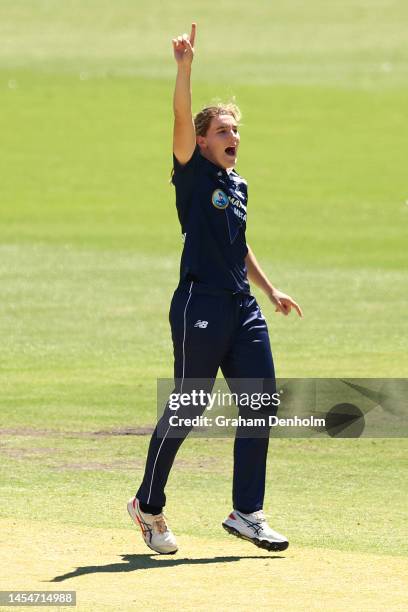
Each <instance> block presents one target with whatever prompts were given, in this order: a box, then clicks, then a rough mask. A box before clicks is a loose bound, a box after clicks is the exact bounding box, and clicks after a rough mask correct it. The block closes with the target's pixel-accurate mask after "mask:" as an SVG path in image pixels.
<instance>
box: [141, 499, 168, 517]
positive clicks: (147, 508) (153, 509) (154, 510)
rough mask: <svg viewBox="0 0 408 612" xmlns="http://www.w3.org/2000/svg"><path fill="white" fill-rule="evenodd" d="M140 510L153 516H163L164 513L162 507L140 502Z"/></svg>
mask: <svg viewBox="0 0 408 612" xmlns="http://www.w3.org/2000/svg"><path fill="white" fill-rule="evenodd" d="M139 508H140V509H141V511H142V512H144V513H145V514H153V515H154V514H161V513H162V511H163V508H161V507H160V506H152V505H151V504H144V503H142V502H141V501H139Z"/></svg>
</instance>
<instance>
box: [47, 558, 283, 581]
mask: <svg viewBox="0 0 408 612" xmlns="http://www.w3.org/2000/svg"><path fill="white" fill-rule="evenodd" d="M121 557H122V559H123V561H124V562H125V563H109V564H108V565H85V566H84V567H77V568H76V570H75V571H73V572H68V573H67V574H62V575H61V576H55V578H53V579H52V580H49V581H48V582H63V581H64V580H69V579H70V578H77V577H79V576H84V575H86V574H98V573H112V572H134V571H136V570H142V569H154V568H156V569H157V568H161V567H175V566H176V565H207V564H209V563H230V562H232V561H239V560H240V559H284V558H285V557H283V556H281V555H271V556H267V555H262V556H261V555H240V556H238V555H230V556H228V557H210V558H204V559H203V558H200V559H186V558H183V559H178V558H175V559H167V558H163V556H162V555H159V554H157V555H155V554H149V553H147V554H142V555H121Z"/></svg>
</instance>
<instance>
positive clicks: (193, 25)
mask: <svg viewBox="0 0 408 612" xmlns="http://www.w3.org/2000/svg"><path fill="white" fill-rule="evenodd" d="M196 28H197V24H196V23H195V22H194V23H192V24H191V34H190V44H191V46H192V47H194V41H195V35H196Z"/></svg>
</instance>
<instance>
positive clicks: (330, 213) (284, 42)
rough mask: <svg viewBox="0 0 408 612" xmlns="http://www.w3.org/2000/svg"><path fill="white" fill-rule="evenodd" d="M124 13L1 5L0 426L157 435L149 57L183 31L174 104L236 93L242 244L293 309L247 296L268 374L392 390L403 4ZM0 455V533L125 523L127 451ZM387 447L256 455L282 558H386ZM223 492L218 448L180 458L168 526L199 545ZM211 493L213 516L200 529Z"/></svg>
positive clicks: (160, 240)
mask: <svg viewBox="0 0 408 612" xmlns="http://www.w3.org/2000/svg"><path fill="white" fill-rule="evenodd" d="M141 7H142V5H141V4H140V5H138V6H136V4H135V3H131V2H128V1H125V0H121V1H120V2H116V3H115V4H114V5H113V4H112V3H108V2H101V1H99V2H97V1H96V0H94V1H87V2H77V1H71V2H67V3H62V5H61V3H59V2H58V3H57V2H53V1H51V0H48V1H45V0H43V1H41V2H33V1H27V2H24V3H15V2H2V5H1V7H0V23H1V26H0V41H1V42H0V46H1V49H2V52H1V53H0V108H1V113H0V133H1V141H2V146H1V147H0V168H1V169H2V172H1V175H2V179H1V184H0V286H1V306H0V308H1V310H0V336H1V339H2V350H1V355H0V362H1V374H0V377H1V380H0V382H1V389H2V393H1V395H0V409H1V417H0V419H1V420H0V427H3V428H7V427H8V428H21V427H23V428H24V427H32V428H37V429H42V430H43V429H56V430H59V431H61V432H84V431H85V432H89V431H98V430H100V429H105V428H114V427H136V426H138V425H143V424H151V423H153V422H154V418H155V411H156V408H155V398H156V379H157V377H169V376H171V373H172V363H171V356H172V352H171V343H170V333H169V326H168V320H167V315H168V307H169V301H170V298H171V294H172V291H173V289H174V287H175V285H176V283H177V272H178V259H179V255H180V251H181V240H180V235H179V234H180V231H179V227H178V223H177V219H176V214H175V207H174V193H173V190H172V187H171V186H170V185H169V183H168V179H169V174H170V169H171V129H172V126H171V120H172V118H171V96H172V87H173V81H172V79H173V77H174V65H173V64H174V62H173V60H172V57H171V48H170V45H169V40H170V38H171V37H172V36H173V35H174V34H176V33H178V32H179V31H182V30H184V29H187V28H188V26H189V23H190V21H191V19H193V18H195V19H196V20H197V21H198V23H199V33H198V39H197V57H196V59H195V65H194V71H195V72H194V87H193V89H194V107H195V109H198V108H199V107H200V106H201V105H202V104H204V103H207V102H208V101H209V100H211V99H212V98H214V97H223V98H225V97H229V96H231V95H236V97H237V101H238V103H239V104H240V105H241V107H242V110H243V125H242V127H241V153H240V159H239V165H238V170H239V171H240V172H241V173H242V174H243V175H244V176H245V177H246V178H248V181H249V196H250V199H249V209H248V213H249V217H248V221H249V229H248V240H249V242H250V244H251V246H252V247H253V248H254V250H255V252H256V254H257V256H258V259H259V260H260V262H261V264H262V265H263V267H264V268H265V270H266V271H267V272H268V274H269V275H270V277H271V279H272V280H273V282H274V283H275V284H277V285H278V286H279V287H280V288H282V289H283V290H286V291H287V292H289V293H290V294H292V295H294V296H295V297H296V298H297V300H298V301H299V302H300V304H301V305H302V307H303V308H304V312H305V318H304V319H303V320H302V321H300V320H298V319H295V318H294V317H290V318H289V319H286V318H285V319H284V318H282V317H279V316H278V315H275V314H274V313H273V309H272V308H270V307H269V306H268V304H267V303H266V300H265V299H264V298H263V296H259V301H260V303H261V305H262V308H263V312H264V314H265V315H266V318H267V320H268V324H269V328H270V334H271V341H272V346H273V352H274V357H275V361H276V367H277V373H278V375H279V376H280V377H287V376H299V377H326V376H335V377H337V376H344V377H358V376H361V377H404V376H406V375H407V370H408V357H407V352H406V344H407V338H406V294H407V285H408V283H407V280H408V272H407V263H408V262H407V249H406V238H407V230H406V225H407V218H408V206H407V202H408V189H407V181H406V159H407V158H408V138H407V136H408V133H407V127H406V120H405V116H406V108H407V104H408V86H407V72H408V70H407V67H408V45H407V42H406V36H405V30H404V24H405V23H406V17H407V16H408V14H407V8H406V6H405V3H403V2H402V1H399V2H398V1H393V2H392V1H386V0H377V1H376V2H373V1H370V2H368V1H362V0H360V1H359V0H355V1H351V0H349V1H347V2H344V1H343V2H332V3H329V4H328V3H326V2H323V1H320V0H313V1H310V2H307V3H303V2H293V3H287V2H283V1H282V2H275V3H273V5H272V4H271V3H270V2H267V1H262V2H257V3H256V4H255V5H254V6H251V10H248V4H247V3H244V2H243V1H236V2H234V3H232V2H230V1H227V2H223V3H221V4H220V3H211V2H210V3H206V4H205V5H203V3H201V2H197V1H194V2H190V3H189V5H188V9H186V8H185V7H183V6H181V5H180V6H176V7H175V6H174V5H166V4H163V3H158V2H153V3H151V4H150V5H149V9H148V10H146V9H145V8H143V9H142V8H141ZM257 295H259V294H257ZM20 433H21V432H20ZM0 443H1V444H0V454H1V457H2V461H1V470H2V474H3V476H2V480H1V486H2V488H1V495H2V497H1V503H0V508H1V513H2V515H3V516H15V515H16V516H19V517H21V518H22V517H23V516H25V514H26V512H27V511H28V513H29V515H30V516H31V517H33V518H36V519H38V520H44V519H46V520H49V521H53V520H55V521H67V522H70V521H71V522H73V523H75V524H83V525H98V526H104V527H107V528H109V527H113V526H118V525H121V524H123V525H124V527H125V526H128V524H127V523H126V522H125V521H126V517H123V508H122V506H123V499H126V496H127V495H128V494H129V493H130V492H131V491H133V490H134V489H135V488H136V486H137V484H138V481H139V479H140V476H141V472H142V469H143V461H144V456H145V450H146V446H147V443H148V439H147V437H135V436H127V437H123V436H121V437H103V438H98V437H94V438H92V437H81V436H79V435H75V434H71V435H68V434H67V435H65V436H64V435H61V436H59V437H51V438H49V437H31V436H28V435H25V436H24V435H22V436H18V435H12V434H9V435H2V436H1V438H0ZM405 448H406V444H405V442H403V441H402V440H359V441H341V442H340V441H334V440H313V441H311V440H296V441H290V440H279V441H274V442H272V443H271V455H270V457H271V460H270V465H269V470H270V473H269V483H270V485H269V488H268V493H267V504H266V507H267V508H270V511H271V516H272V518H273V520H274V523H276V525H279V528H281V529H282V530H285V532H288V534H289V535H290V536H291V538H292V539H294V541H296V542H298V543H301V544H304V545H313V546H328V547H334V548H339V549H353V550H366V551H369V550H373V551H378V552H381V550H383V548H384V540H381V541H379V539H378V532H379V531H382V533H385V535H384V538H385V544H387V543H388V544H389V546H388V545H386V549H387V552H389V553H390V552H394V553H396V554H400V553H401V552H402V551H403V549H404V548H403V536H404V524H403V521H402V509H403V508H404V499H403V498H402V495H401V490H402V487H401V482H400V479H401V478H402V477H401V474H400V470H401V469H403V467H404V465H403V456H402V455H403V451H404V449H405ZM41 449H42V450H41ZM214 459H215V460H214ZM87 466H88V467H87ZM230 477H231V441H222V440H218V441H216V440H211V441H209V442H207V441H205V440H189V441H187V442H186V443H185V445H184V446H183V448H182V451H181V452H180V462H179V467H178V468H177V469H175V470H174V472H173V473H172V476H171V480H170V483H169V503H170V508H171V514H172V518H173V516H174V520H173V521H172V522H173V523H174V526H175V528H176V529H178V530H179V531H180V530H181V531H183V530H184V531H187V532H188V533H199V534H200V535H205V534H206V533H208V534H209V536H211V537H216V536H217V534H218V527H217V526H216V525H217V524H218V522H219V519H220V520H221V519H222V518H223V514H224V512H226V511H227V509H228V507H229V503H230V499H229V498H230V492H229V490H230ZM176 491H178V492H179V495H178V496H176V493H175V492H176ZM107 492H109V494H107ZM209 492H210V495H211V496H212V497H214V499H216V500H217V503H216V504H215V505H216V509H215V510H214V512H215V513H217V516H214V517H210V518H211V520H210V518H208V515H207V514H206V513H205V512H204V511H201V510H200V511H197V508H204V507H205V505H206V503H207V498H208V493H209ZM95 499H96V500H97V501H100V502H101V504H102V505H105V507H106V510H105V511H104V512H103V513H102V514H101V515H100V516H98V517H97V518H95V516H94V513H93V504H94V500H95ZM24 500H29V501H28V504H29V505H28V508H27V507H25V506H24ZM179 503H180V505H181V506H182V510H181V511H179V510H178V504H179ZM68 506H69V510H70V512H69V517H67V514H66V512H65V511H66V508H67V507H68ZM385 509H386V511H385ZM192 517H195V518H192ZM391 545H392V546H391ZM390 548H391V550H390Z"/></svg>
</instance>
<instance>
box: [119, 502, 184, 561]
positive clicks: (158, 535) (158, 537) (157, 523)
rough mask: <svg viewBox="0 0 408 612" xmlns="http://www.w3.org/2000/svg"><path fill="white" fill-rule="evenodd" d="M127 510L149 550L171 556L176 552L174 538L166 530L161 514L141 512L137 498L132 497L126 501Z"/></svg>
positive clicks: (170, 532)
mask: <svg viewBox="0 0 408 612" xmlns="http://www.w3.org/2000/svg"><path fill="white" fill-rule="evenodd" d="M127 509H128V512H129V514H130V517H131V519H132V520H133V521H134V522H135V523H136V525H138V526H139V527H140V529H141V530H142V535H143V539H144V541H145V542H146V544H147V546H148V547H149V548H151V549H152V550H154V551H155V552H158V553H160V554H162V555H172V554H174V553H176V552H177V550H178V548H177V542H176V538H175V537H174V534H173V533H172V531H171V530H170V529H169V528H168V526H167V523H166V520H165V518H164V515H163V513H161V514H147V512H142V511H141V509H140V505H139V500H138V499H137V497H132V499H130V500H129V501H128V505H127Z"/></svg>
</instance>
